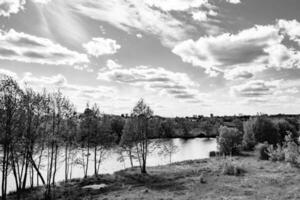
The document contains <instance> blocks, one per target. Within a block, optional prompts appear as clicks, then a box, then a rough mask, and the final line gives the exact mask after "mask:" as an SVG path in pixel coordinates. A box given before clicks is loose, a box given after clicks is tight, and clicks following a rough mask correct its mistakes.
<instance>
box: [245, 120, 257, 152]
mask: <svg viewBox="0 0 300 200" xmlns="http://www.w3.org/2000/svg"><path fill="white" fill-rule="evenodd" d="M255 122H256V119H249V120H248V121H246V122H244V123H243V129H244V135H243V142H242V144H243V149H244V150H253V149H254V147H255V145H256V140H255V135H254V131H253V129H254V124H255Z"/></svg>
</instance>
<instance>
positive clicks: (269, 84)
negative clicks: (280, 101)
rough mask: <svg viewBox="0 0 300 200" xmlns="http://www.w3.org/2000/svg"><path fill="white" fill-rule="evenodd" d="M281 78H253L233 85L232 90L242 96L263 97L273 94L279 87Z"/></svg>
mask: <svg viewBox="0 0 300 200" xmlns="http://www.w3.org/2000/svg"><path fill="white" fill-rule="evenodd" d="M280 82H281V80H276V81H264V80H251V81H248V82H246V83H244V84H241V85H238V86H233V87H231V92H232V93H233V94H235V95H236V96H240V97H262V96H267V95H272V94H274V93H275V91H276V89H278V88H279V84H280Z"/></svg>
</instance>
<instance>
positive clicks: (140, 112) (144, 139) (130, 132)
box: [121, 99, 153, 174]
mask: <svg viewBox="0 0 300 200" xmlns="http://www.w3.org/2000/svg"><path fill="white" fill-rule="evenodd" d="M152 116H153V111H152V110H151V108H150V107H149V106H148V105H147V104H145V102H144V100H143V99H140V100H139V101H138V102H137V104H136V105H135V107H134V108H133V111H132V113H131V119H130V120H129V121H127V122H126V124H125V128H124V129H125V131H124V133H123V135H122V143H121V146H122V145H125V146H127V147H131V146H133V147H134V149H135V153H136V156H137V159H138V162H139V165H140V169H141V173H143V174H145V173H147V170H146V166H147V157H148V154H149V142H150V140H149V136H150V135H151V128H152V126H151V122H150V119H151V118H152ZM130 152H131V151H130ZM130 157H131V156H130ZM131 158H132V157H131Z"/></svg>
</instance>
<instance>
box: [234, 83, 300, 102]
mask: <svg viewBox="0 0 300 200" xmlns="http://www.w3.org/2000/svg"><path fill="white" fill-rule="evenodd" d="M299 88H300V82H299V81H287V80H271V81H265V80H251V81H248V82H246V83H243V84H240V85H236V86H232V87H231V89H230V92H231V94H232V95H234V96H236V97H239V98H242V101H241V103H243V104H249V103H255V104H265V105H269V106H274V105H277V106H280V105H281V106H283V105H284V104H286V103H287V104H289V103H291V102H295V100H296V99H297V96H296V95H297V94H299Z"/></svg>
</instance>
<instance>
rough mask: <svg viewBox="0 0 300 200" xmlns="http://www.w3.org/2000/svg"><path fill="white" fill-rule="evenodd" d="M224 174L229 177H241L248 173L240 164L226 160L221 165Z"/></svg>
mask: <svg viewBox="0 0 300 200" xmlns="http://www.w3.org/2000/svg"><path fill="white" fill-rule="evenodd" d="M221 170H222V174H224V175H229V176H240V175H242V174H244V173H245V172H246V170H245V169H244V168H243V167H242V166H241V165H239V164H237V163H234V162H233V161H232V159H230V158H229V159H228V158H227V159H225V160H224V162H223V163H222V165H221Z"/></svg>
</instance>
